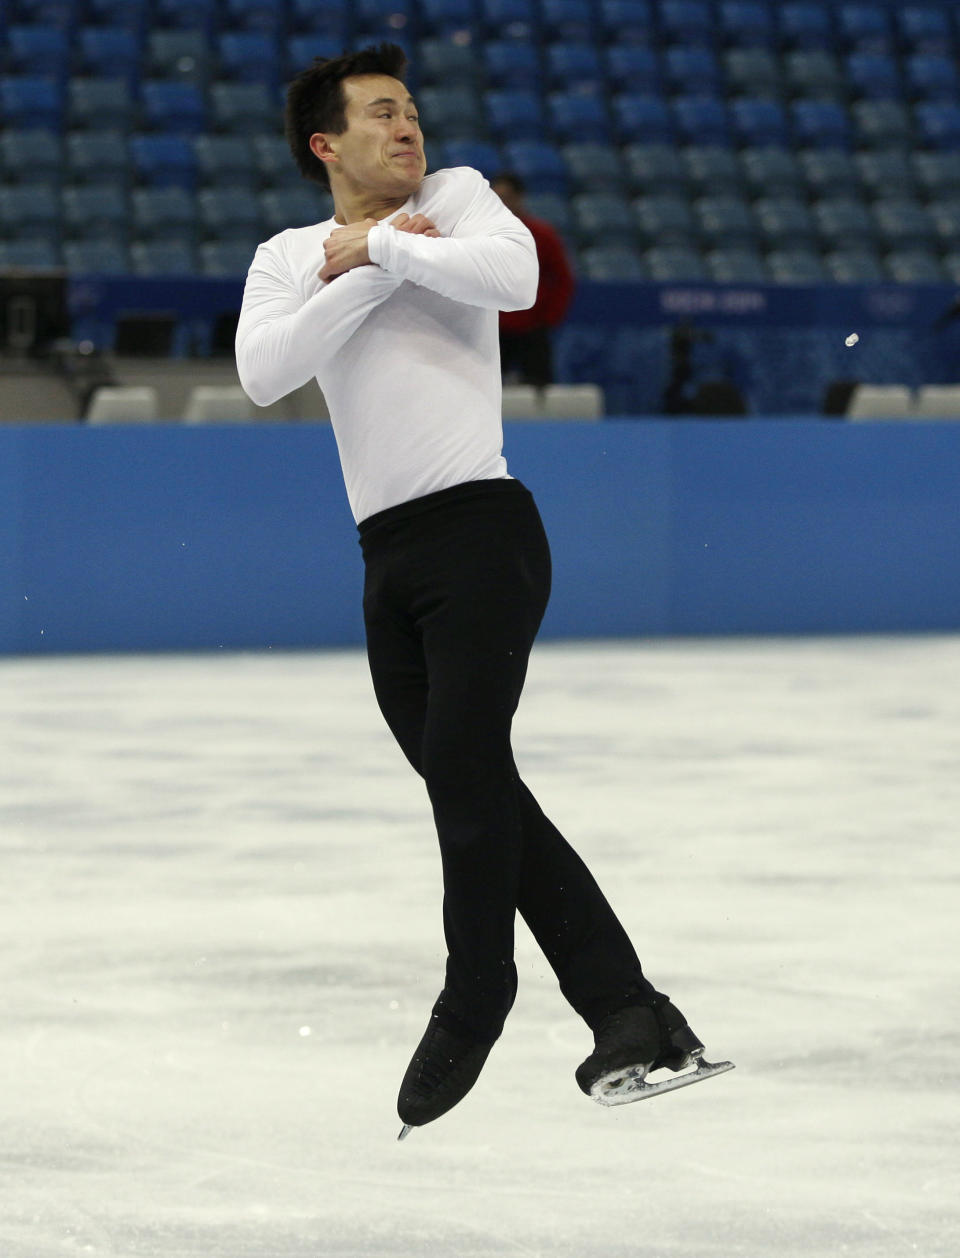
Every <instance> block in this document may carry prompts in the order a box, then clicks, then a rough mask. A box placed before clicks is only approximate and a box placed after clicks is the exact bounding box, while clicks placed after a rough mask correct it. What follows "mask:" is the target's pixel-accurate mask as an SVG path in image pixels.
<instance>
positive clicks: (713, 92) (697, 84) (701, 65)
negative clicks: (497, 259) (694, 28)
mask: <svg viewBox="0 0 960 1258" xmlns="http://www.w3.org/2000/svg"><path fill="white" fill-rule="evenodd" d="M663 69H664V78H665V79H666V84H667V88H668V90H669V91H670V92H676V93H679V94H681V95H682V94H686V95H688V96H718V95H720V94H721V91H722V88H723V74H722V73H721V71H720V62H719V61H718V60H717V55H716V53H715V52H714V51H713V49H712V48H701V47H698V46H694V47H689V48H688V47H686V46H685V45H682V44H680V45H677V46H675V47H673V48H668V49H667V50H666V52H665V53H664V55H663Z"/></svg>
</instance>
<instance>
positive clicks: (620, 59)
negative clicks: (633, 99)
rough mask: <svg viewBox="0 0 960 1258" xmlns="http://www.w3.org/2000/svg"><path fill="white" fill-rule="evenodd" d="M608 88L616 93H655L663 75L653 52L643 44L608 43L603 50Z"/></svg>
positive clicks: (660, 84)
mask: <svg viewBox="0 0 960 1258" xmlns="http://www.w3.org/2000/svg"><path fill="white" fill-rule="evenodd" d="M603 57H604V62H605V65H606V82H607V87H608V89H609V90H610V91H611V92H612V93H614V94H616V93H617V92H634V93H643V92H654V93H655V92H658V91H659V90H660V89H661V87H662V81H663V76H662V75H661V72H660V60H659V58H658V57H657V55H656V53H655V52H654V51H653V50H652V49H651V48H648V47H646V46H645V45H642V44H620V43H617V44H611V45H610V46H609V47H607V48H604V50H603Z"/></svg>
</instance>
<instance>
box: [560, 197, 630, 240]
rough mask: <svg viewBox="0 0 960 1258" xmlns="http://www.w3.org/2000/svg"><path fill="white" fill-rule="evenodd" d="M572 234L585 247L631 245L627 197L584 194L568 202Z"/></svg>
mask: <svg viewBox="0 0 960 1258" xmlns="http://www.w3.org/2000/svg"><path fill="white" fill-rule="evenodd" d="M570 209H571V214H572V216H573V230H574V234H575V236H576V237H577V239H578V240H579V242H580V244H581V245H582V246H584V247H587V246H589V245H596V244H632V243H633V241H634V236H635V232H634V226H633V216H632V214H631V213H630V203H629V202H628V201H627V199H626V197H623V196H619V195H618V194H616V193H613V192H586V193H581V194H579V195H578V196H575V197H573V198H572V200H571V202H570Z"/></svg>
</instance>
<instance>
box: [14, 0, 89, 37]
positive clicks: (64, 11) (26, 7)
mask: <svg viewBox="0 0 960 1258" xmlns="http://www.w3.org/2000/svg"><path fill="white" fill-rule="evenodd" d="M79 8H80V5H79V2H78V0H13V2H12V3H10V4H8V5H4V7H3V10H0V13H2V17H3V18H5V19H6V23H5V24H8V25H10V26H13V25H16V24H18V23H23V24H24V25H30V26H55V27H56V28H57V29H58V30H71V29H72V28H73V27H74V26H76V24H77V16H78V10H79Z"/></svg>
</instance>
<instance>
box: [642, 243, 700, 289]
mask: <svg viewBox="0 0 960 1258" xmlns="http://www.w3.org/2000/svg"><path fill="white" fill-rule="evenodd" d="M644 261H645V262H646V265H647V268H648V270H649V272H650V278H651V279H652V280H655V281H657V283H660V284H690V283H699V282H700V281H702V280H709V279H710V271H709V269H708V268H707V265H706V263H705V262H704V260H703V257H702V256H701V254H700V252H699V250H697V249H694V248H693V247H691V246H689V245H655V246H654V247H653V248H652V249H648V250H647V251H646V253H645V254H644Z"/></svg>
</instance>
